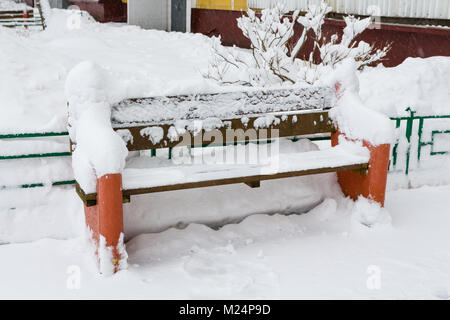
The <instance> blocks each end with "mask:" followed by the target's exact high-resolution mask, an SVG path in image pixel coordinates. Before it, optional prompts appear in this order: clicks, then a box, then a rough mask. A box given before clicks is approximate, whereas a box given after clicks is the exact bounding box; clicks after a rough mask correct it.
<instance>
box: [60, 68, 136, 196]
mask: <svg viewBox="0 0 450 320" xmlns="http://www.w3.org/2000/svg"><path fill="white" fill-rule="evenodd" d="M109 92H114V85H113V83H112V82H111V80H110V77H108V75H107V73H106V71H105V70H104V69H102V68H101V67H99V66H97V65H95V64H94V63H92V62H88V61H85V62H82V63H80V64H78V65H77V66H75V67H74V68H73V69H72V70H71V71H70V73H69V75H68V77H67V81H66V88H65V93H66V98H67V99H68V101H69V133H70V138H71V139H72V141H73V142H74V143H76V149H75V151H74V152H73V157H72V166H73V170H74V175H75V179H76V180H77V181H78V183H79V184H80V186H81V187H82V188H83V190H84V191H85V192H89V193H90V192H95V190H96V181H97V177H101V176H103V175H105V174H113V173H121V172H122V170H123V168H124V166H125V158H126V157H127V155H128V150H127V148H126V146H125V143H124V142H123V140H122V139H121V138H120V136H119V135H118V134H117V133H115V132H114V131H113V129H112V127H111V120H110V119H111V107H110V106H111V103H110V94H109Z"/></svg>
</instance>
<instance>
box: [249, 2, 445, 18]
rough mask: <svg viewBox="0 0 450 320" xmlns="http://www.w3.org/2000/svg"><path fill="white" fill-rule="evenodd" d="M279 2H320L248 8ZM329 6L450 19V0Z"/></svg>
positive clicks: (355, 11)
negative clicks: (276, 4) (282, 3)
mask: <svg viewBox="0 0 450 320" xmlns="http://www.w3.org/2000/svg"><path fill="white" fill-rule="evenodd" d="M277 2H284V3H286V5H287V8H288V9H289V10H295V9H300V10H305V9H307V7H308V4H318V3H320V0H248V7H250V8H269V7H271V6H273V5H274V4H275V3H277ZM328 4H329V5H330V6H331V7H332V8H333V12H337V13H346V14H361V15H368V14H371V13H373V14H374V15H380V16H385V17H409V18H429V19H450V0H328ZM374 10H375V11H374Z"/></svg>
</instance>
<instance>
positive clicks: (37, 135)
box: [0, 132, 75, 190]
mask: <svg viewBox="0 0 450 320" xmlns="http://www.w3.org/2000/svg"><path fill="white" fill-rule="evenodd" d="M68 135H69V133H68V132H44V133H22V134H3V135H2V134H0V140H3V139H26V138H43V137H59V136H68ZM67 148H68V149H69V145H67ZM70 156H71V153H70V150H68V151H66V152H49V153H29V154H17V155H1V154H0V160H14V159H31V158H47V157H70ZM51 184H52V186H59V185H72V184H75V180H63V181H53V182H52V183H51ZM45 185H46V184H45V183H42V182H39V181H37V182H35V183H30V184H23V185H18V186H1V185H0V190H1V189H8V188H11V187H16V188H17V187H18V188H34V187H43V186H45Z"/></svg>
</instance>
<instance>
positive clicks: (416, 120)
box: [391, 108, 450, 175]
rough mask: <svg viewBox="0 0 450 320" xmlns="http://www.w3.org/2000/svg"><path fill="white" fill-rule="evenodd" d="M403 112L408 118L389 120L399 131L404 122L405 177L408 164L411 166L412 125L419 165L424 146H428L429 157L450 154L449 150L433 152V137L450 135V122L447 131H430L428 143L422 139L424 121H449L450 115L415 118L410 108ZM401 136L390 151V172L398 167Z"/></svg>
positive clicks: (408, 169) (414, 113) (408, 168)
mask: <svg viewBox="0 0 450 320" xmlns="http://www.w3.org/2000/svg"><path fill="white" fill-rule="evenodd" d="M405 111H407V112H409V116H405V117H393V118H391V120H393V121H395V127H396V129H400V127H401V124H402V122H403V121H404V122H406V129H405V132H404V137H405V138H406V142H407V147H406V157H405V169H404V173H405V175H408V174H409V171H410V169H411V168H410V164H411V154H412V152H413V151H414V150H413V149H412V146H413V144H412V142H413V141H412V137H413V136H414V135H413V133H414V132H413V128H414V125H415V124H416V125H417V131H416V134H417V139H418V141H417V153H416V157H417V162H418V163H420V160H421V158H422V156H423V150H422V148H423V147H425V146H430V153H429V155H430V156H436V155H449V154H450V150H448V151H435V149H434V148H435V137H436V136H437V135H438V134H450V121H449V123H448V126H449V127H448V129H444V130H441V129H439V130H431V139H430V140H429V141H424V140H423V139H424V137H423V130H424V124H425V121H427V123H428V122H430V121H431V120H445V119H449V120H450V115H439V116H416V111H414V110H412V109H411V108H407V109H406V110H405ZM402 137H403V136H402V135H401V134H399V135H398V137H397V140H396V142H395V144H394V147H393V149H392V161H391V170H392V171H396V169H397V166H398V164H399V163H398V158H399V153H398V152H399V150H398V149H399V144H400V139H401V138H402Z"/></svg>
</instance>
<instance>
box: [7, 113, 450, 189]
mask: <svg viewBox="0 0 450 320" xmlns="http://www.w3.org/2000/svg"><path fill="white" fill-rule="evenodd" d="M406 111H407V112H408V113H409V115H408V116H402V117H392V118H391V120H392V121H394V122H395V127H396V129H397V130H401V129H402V128H404V132H403V133H402V132H401V131H398V132H397V134H398V136H397V139H396V142H395V143H394V146H393V148H392V157H391V167H390V171H393V172H399V171H402V172H403V173H404V174H405V175H408V174H409V172H410V170H411V166H410V164H411V159H412V157H413V156H414V152H416V153H415V156H416V159H417V161H418V163H420V160H421V158H422V157H423V155H424V151H423V148H424V147H426V146H430V152H429V155H430V156H437V155H449V156H450V150H444V151H442V150H435V138H436V136H438V135H440V134H448V135H449V137H450V115H439V116H417V115H416V112H415V111H414V110H412V109H411V108H407V109H406ZM432 120H449V121H448V128H447V129H438V130H429V132H430V140H428V141H424V125H425V123H429V122H431V121H432ZM402 123H403V124H404V125H403V126H402ZM414 128H416V129H417V130H416V131H415V130H414ZM68 135H69V133H68V132H46V133H23V134H4V135H1V134H0V139H21V138H22V139H26V138H39V137H58V136H68ZM414 136H416V138H417V140H416V141H415V142H416V143H415V144H416V145H415V146H414V147H416V148H417V149H415V148H413V137H414ZM329 139H330V138H329V137H319V138H316V139H314V138H313V139H311V140H329ZM292 140H293V141H296V140H298V139H296V138H295V137H294V138H292ZM402 140H403V141H405V142H406V147H404V148H403V149H405V150H406V152H405V153H404V154H403V156H404V157H403V158H404V160H405V162H404V169H403V168H402V169H398V167H400V163H399V158H400V157H399V155H400V151H399V146H400V144H401V142H402ZM266 142H271V141H266ZM68 148H69V145H68ZM70 155H71V153H70V151H69V150H67V151H66V152H49V153H30V154H17V155H1V154H0V160H13V159H30V158H46V157H70ZM151 156H152V157H155V156H156V150H151ZM168 157H169V159H170V158H172V148H170V149H169V153H168ZM449 161H450V158H449ZM74 183H75V181H74V180H66V181H54V182H53V183H52V185H54V186H57V185H71V184H74ZM44 185H45V184H44V183H41V182H36V183H32V184H26V185H19V186H16V187H19V188H33V187H42V186H44ZM9 187H10V186H0V189H4V188H9Z"/></svg>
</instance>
